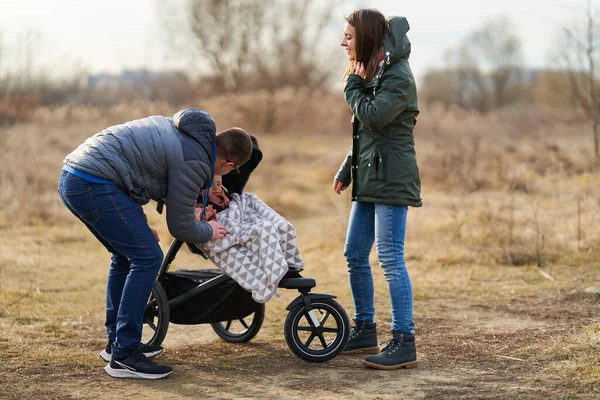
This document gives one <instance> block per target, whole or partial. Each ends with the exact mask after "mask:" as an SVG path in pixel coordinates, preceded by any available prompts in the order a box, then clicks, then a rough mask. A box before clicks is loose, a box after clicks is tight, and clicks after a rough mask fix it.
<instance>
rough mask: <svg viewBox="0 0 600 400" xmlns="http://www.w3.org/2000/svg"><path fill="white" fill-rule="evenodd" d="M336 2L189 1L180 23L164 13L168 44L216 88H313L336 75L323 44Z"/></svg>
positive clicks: (244, 89)
mask: <svg viewBox="0 0 600 400" xmlns="http://www.w3.org/2000/svg"><path fill="white" fill-rule="evenodd" d="M335 4H336V1H335V0H328V1H322V2H319V1H315V0H295V1H294V0H187V1H186V3H185V6H184V18H185V20H184V21H181V20H173V19H172V14H170V13H168V12H165V13H163V15H164V19H165V20H167V22H166V24H165V25H166V28H167V34H168V35H169V36H170V37H171V38H175V39H170V42H172V43H175V42H177V43H179V45H178V48H177V50H176V51H177V53H178V55H179V56H181V55H182V54H185V55H187V56H188V57H190V58H191V59H193V60H194V63H195V65H194V69H195V70H196V71H198V72H199V73H200V74H201V75H203V76H204V77H205V78H208V80H210V81H211V82H212V83H213V85H214V86H215V89H216V90H218V91H225V92H239V91H246V90H255V89H269V90H272V89H276V88H279V87H286V86H288V87H289V86H291V87H309V88H317V87H320V86H323V85H325V84H328V83H330V82H331V80H332V78H333V77H334V75H335V74H336V73H339V71H337V70H336V68H334V67H332V65H335V63H334V62H332V63H331V64H329V65H328V61H331V59H330V54H331V52H330V51H327V49H326V48H325V47H324V46H323V44H324V42H325V41H324V40H323V37H324V36H325V31H326V29H327V27H328V24H329V23H330V21H331V17H332V13H333V10H334V9H335V7H334V6H335ZM161 7H163V8H166V6H161ZM168 19H171V20H168ZM177 38H179V39H180V40H177ZM181 38H185V39H183V40H181ZM192 50H195V51H192Z"/></svg>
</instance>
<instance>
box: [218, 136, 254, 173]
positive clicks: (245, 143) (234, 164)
mask: <svg viewBox="0 0 600 400" xmlns="http://www.w3.org/2000/svg"><path fill="white" fill-rule="evenodd" d="M251 155H252V140H251V139H250V136H249V135H248V134H247V133H246V132H245V131H244V130H243V129H240V128H229V129H227V130H225V131H223V132H219V133H217V160H216V162H215V175H227V174H228V173H230V172H232V171H233V173H239V172H240V171H239V169H238V168H239V167H240V166H241V165H242V164H244V163H245V162H246V161H248V160H249V159H250V156H251Z"/></svg>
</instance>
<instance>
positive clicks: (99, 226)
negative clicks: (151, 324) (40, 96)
mask: <svg viewBox="0 0 600 400" xmlns="http://www.w3.org/2000/svg"><path fill="white" fill-rule="evenodd" d="M58 193H59V195H60V198H61V199H62V201H63V203H64V204H65V206H67V208H68V209H69V210H70V211H71V212H72V213H73V214H75V216H76V217H77V218H79V219H80V220H81V222H83V223H84V224H85V225H86V226H87V227H88V229H89V230H90V231H91V232H92V233H93V234H94V236H95V237H96V239H98V240H99V241H100V243H102V244H103V245H104V247H106V249H107V250H108V251H109V252H110V253H112V258H111V264H110V269H109V272H108V283H107V286H106V333H107V335H108V338H109V340H110V341H112V343H113V345H112V355H113V357H114V358H117V359H118V358H123V357H126V356H127V355H128V354H129V353H130V352H132V351H134V350H135V349H137V348H139V346H140V341H141V338H142V327H143V321H142V320H143V316H144V311H145V309H146V304H147V302H148V298H149V297H150V293H151V291H152V286H153V285H154V281H155V280H156V276H157V274H158V270H159V269H160V265H161V263H162V259H163V253H162V250H161V248H160V246H159V245H158V242H157V241H156V239H155V238H154V235H153V234H152V231H151V230H150V227H149V226H148V223H147V222H146V218H145V216H144V212H143V210H142V207H141V206H140V205H139V204H138V203H136V202H135V201H133V200H132V199H131V197H130V195H129V194H128V193H127V192H125V191H124V190H123V189H121V188H120V187H119V186H117V185H113V184H102V183H94V182H89V181H87V180H84V179H81V178H79V177H77V176H75V175H73V174H71V173H70V172H67V171H62V172H61V175H60V179H59V182H58Z"/></svg>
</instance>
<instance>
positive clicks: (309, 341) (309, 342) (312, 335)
mask: <svg viewBox="0 0 600 400" xmlns="http://www.w3.org/2000/svg"><path fill="white" fill-rule="evenodd" d="M314 338H315V333H314V332H313V333H312V334H311V335H310V337H309V338H308V340H307V341H306V343H304V345H305V346H306V347H310V344H311V343H312V341H313V339H314Z"/></svg>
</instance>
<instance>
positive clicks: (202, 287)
mask: <svg viewBox="0 0 600 400" xmlns="http://www.w3.org/2000/svg"><path fill="white" fill-rule="evenodd" d="M251 138H252V141H253V152H252V157H251V159H250V161H248V162H247V163H245V164H243V165H242V166H241V167H240V174H238V175H231V176H230V175H225V176H224V177H223V183H224V185H225V186H226V187H227V188H228V189H229V191H230V193H232V192H235V193H238V194H240V195H241V193H242V189H243V187H244V186H245V184H246V182H247V181H248V178H249V176H250V173H251V172H252V171H253V170H254V169H255V168H256V166H257V165H258V163H259V162H260V161H261V159H262V152H261V151H260V150H259V148H258V143H257V141H256V138H254V137H252V136H251ZM163 206H164V204H163V203H161V202H159V203H158V206H157V211H158V212H159V213H162V208H163ZM183 244H184V242H182V241H180V240H177V239H174V240H173V242H172V243H171V245H170V246H169V250H168V251H167V254H166V255H165V257H164V259H163V262H162V265H161V267H160V270H159V272H158V276H157V279H156V282H155V283H154V286H153V288H152V293H151V295H150V298H149V301H148V304H147V307H146V311H145V313H144V331H146V332H148V331H150V332H151V333H152V336H151V338H150V339H149V340H147V341H146V343H148V344H153V345H160V344H161V343H162V342H163V340H164V339H165V337H166V334H167V330H168V326H169V323H170V322H171V311H172V310H174V309H175V308H177V307H178V306H182V305H185V304H186V303H187V302H190V301H193V299H194V298H196V296H200V295H202V294H203V293H204V294H205V293H207V292H208V291H209V290H211V289H213V288H215V287H217V286H218V285H220V284H222V283H223V282H226V281H228V280H231V278H230V277H229V276H227V275H226V274H224V273H220V274H217V275H216V276H215V277H214V278H212V279H208V280H206V281H203V282H201V283H199V284H198V285H196V286H195V287H193V288H192V289H190V290H188V291H186V292H185V293H183V294H180V295H177V296H175V297H173V298H171V299H169V298H168V297H167V293H166V292H165V289H164V287H163V286H164V284H165V281H166V279H167V277H168V275H169V268H170V266H171V264H172V263H173V261H174V260H175V258H176V256H177V254H178V252H179V251H180V250H181V248H182V246H183ZM187 247H188V248H189V250H190V251H191V252H192V253H194V254H197V255H200V256H201V257H203V258H204V259H206V260H208V256H207V255H206V254H205V253H204V252H203V251H202V250H201V249H199V248H198V247H197V246H195V245H190V244H188V246H187ZM175 272H177V271H175ZM235 285H237V283H235ZM238 286H239V285H238ZM315 286H316V281H315V280H314V279H313V278H305V277H302V276H301V275H300V273H299V272H297V271H295V270H290V271H289V272H288V273H287V274H286V276H284V277H283V278H282V279H281V281H280V282H279V285H278V287H279V288H283V289H296V290H298V292H299V293H300V294H299V295H298V297H296V298H295V299H294V300H292V302H291V303H290V304H289V305H288V306H287V307H286V310H287V311H288V315H287V317H286V320H285V323H284V335H285V340H286V343H287V345H288V347H289V348H290V350H292V352H293V353H294V354H295V355H296V356H298V357H299V358H301V359H303V360H306V361H310V362H324V361H328V360H330V359H332V358H334V357H336V356H337V355H338V354H339V353H341V352H342V350H343V349H344V347H345V346H346V343H347V342H348V338H349V327H350V322H349V319H348V316H347V314H346V311H345V310H344V308H343V307H342V306H341V305H340V304H339V303H338V302H337V301H335V300H334V299H335V298H336V296H334V295H331V294H325V293H311V289H312V288H314V287H315ZM240 289H241V287H240ZM242 290H243V289H242ZM248 301H252V302H253V303H255V304H256V306H255V308H254V312H253V313H251V314H250V315H253V318H252V322H251V323H250V324H248V323H246V321H245V320H244V318H245V317H244V318H235V320H237V321H239V322H240V323H241V325H242V326H243V328H244V329H243V330H242V331H241V332H234V331H233V329H232V328H231V326H232V323H233V322H234V320H233V319H226V320H224V321H217V322H198V323H210V324H211V326H212V328H213V330H214V331H215V332H216V333H217V335H218V336H219V337H221V338H222V339H223V340H225V341H227V342H230V343H243V342H248V341H249V340H251V339H252V338H254V337H255V336H256V334H257V333H258V332H259V330H260V328H261V327H262V323H263V320H264V314H265V305H264V304H262V303H257V302H254V300H252V299H249V300H248ZM250 315H249V316H250ZM193 324H195V323H193Z"/></svg>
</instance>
